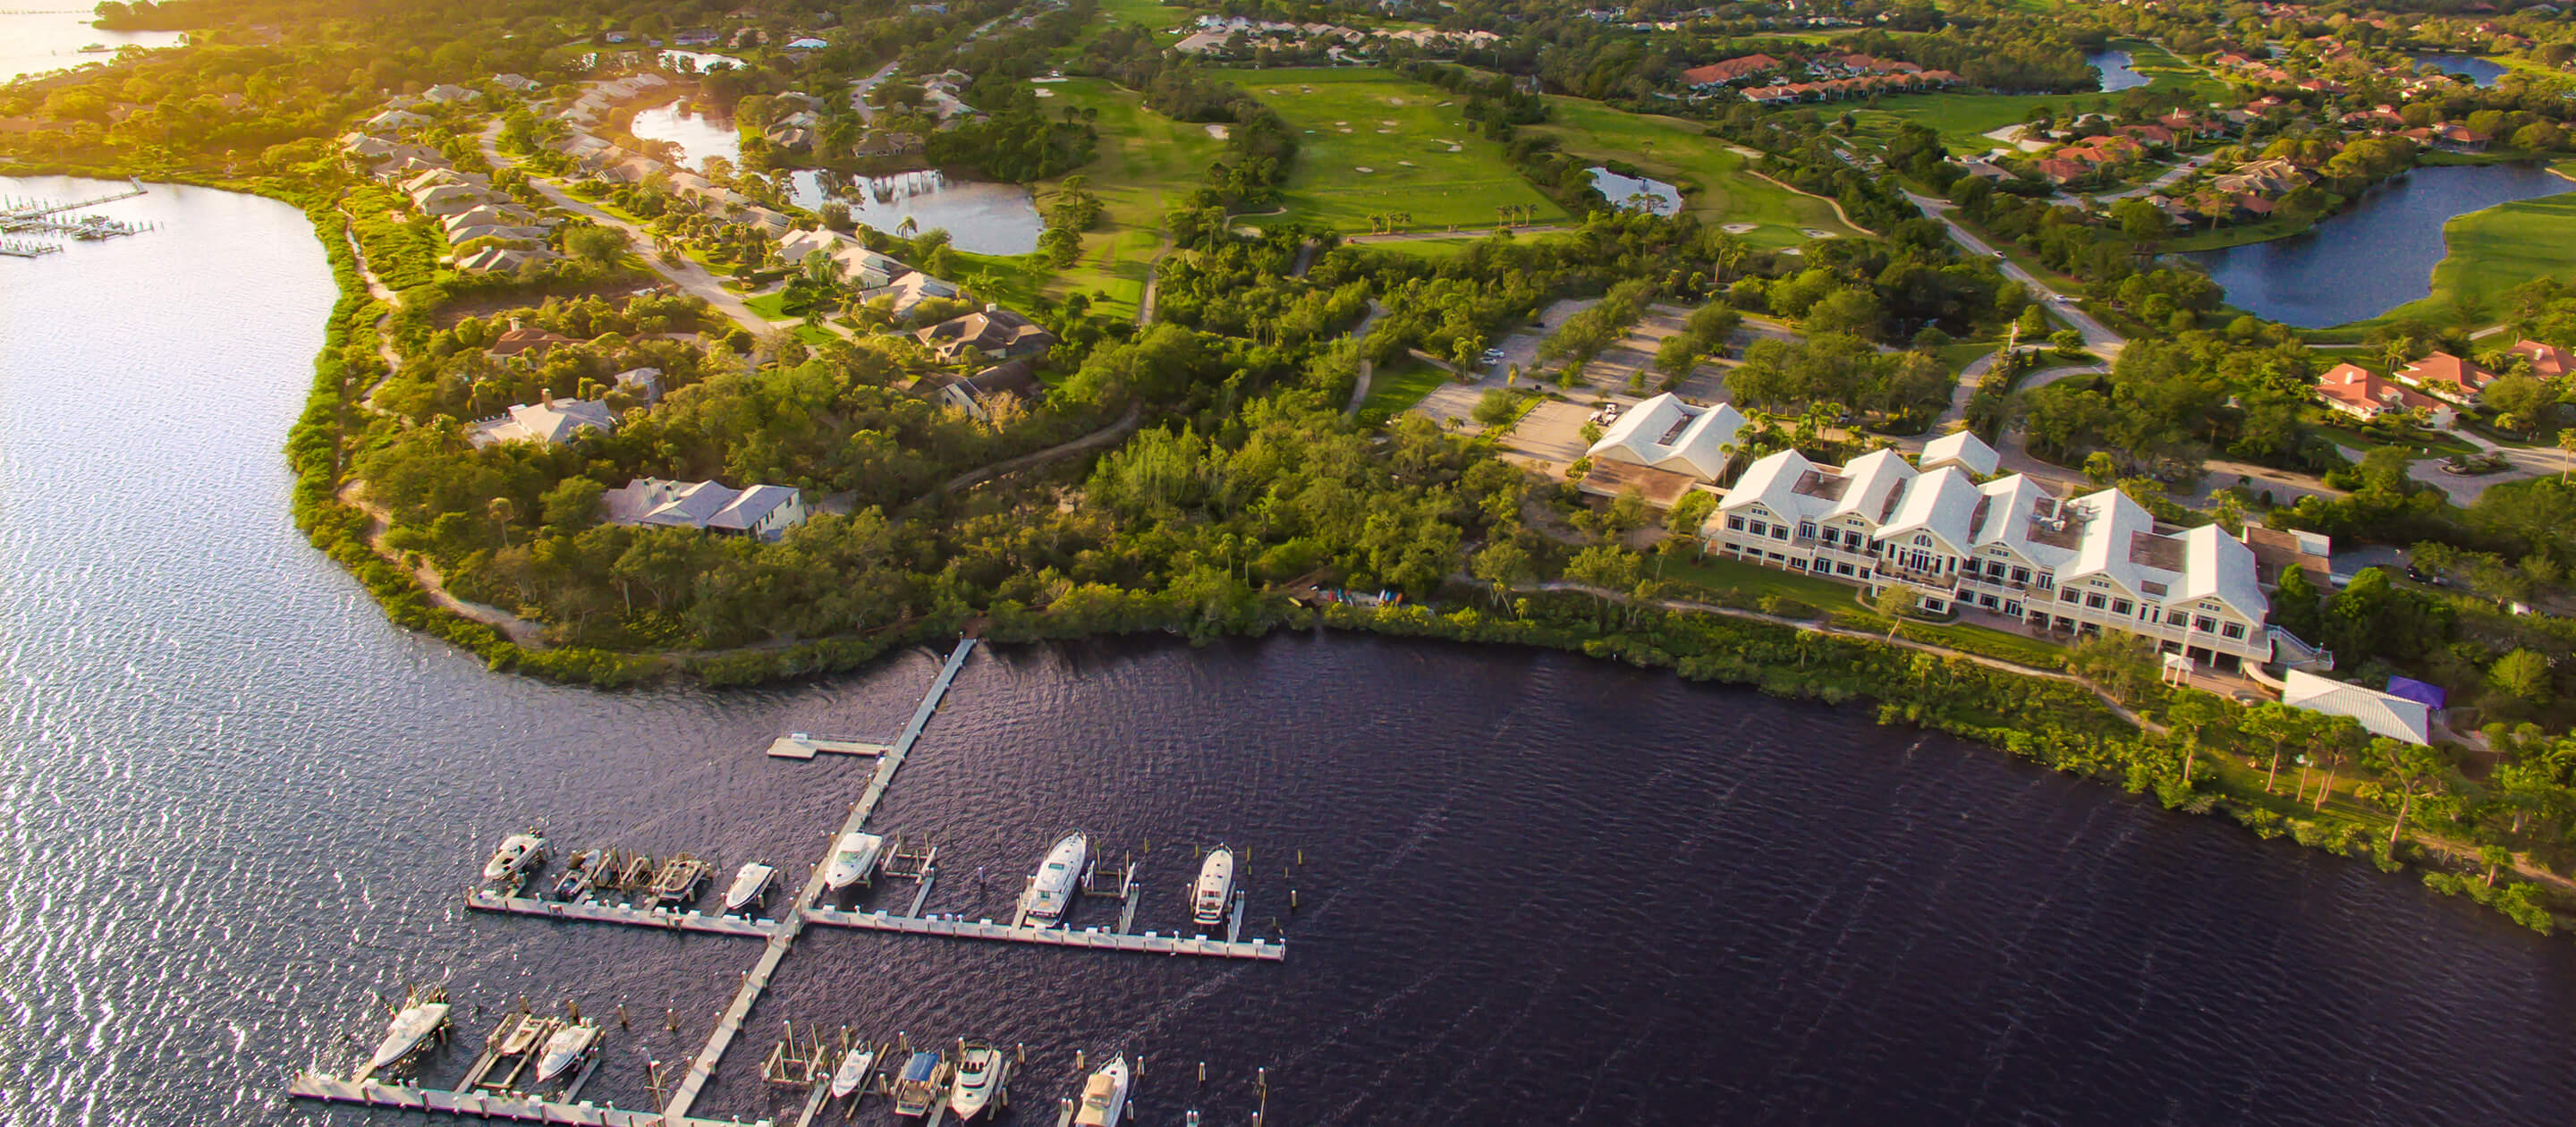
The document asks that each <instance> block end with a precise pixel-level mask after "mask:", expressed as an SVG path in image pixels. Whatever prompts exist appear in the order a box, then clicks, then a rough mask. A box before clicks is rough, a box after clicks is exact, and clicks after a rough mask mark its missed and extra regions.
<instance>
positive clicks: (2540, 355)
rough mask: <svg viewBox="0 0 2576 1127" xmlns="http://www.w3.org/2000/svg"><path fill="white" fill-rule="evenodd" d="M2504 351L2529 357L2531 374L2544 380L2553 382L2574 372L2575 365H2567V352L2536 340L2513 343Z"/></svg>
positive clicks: (2575, 369)
mask: <svg viewBox="0 0 2576 1127" xmlns="http://www.w3.org/2000/svg"><path fill="white" fill-rule="evenodd" d="M2506 351H2508V352H2511V353H2513V354H2514V355H2516V356H2524V357H2529V358H2530V360H2531V374H2532V375H2535V376H2538V377H2540V378H2541V379H2544V380H2554V379H2557V378H2558V377H2560V376H2564V375H2566V374H2567V373H2568V372H2570V371H2576V364H2571V363H2569V356H2568V353H2567V350H2566V349H2563V348H2559V347H2558V346H2556V345H2549V344H2542V343H2540V342H2539V341H2536V340H2523V341H2516V342H2514V346H2513V347H2512V348H2510V349H2507V350H2506Z"/></svg>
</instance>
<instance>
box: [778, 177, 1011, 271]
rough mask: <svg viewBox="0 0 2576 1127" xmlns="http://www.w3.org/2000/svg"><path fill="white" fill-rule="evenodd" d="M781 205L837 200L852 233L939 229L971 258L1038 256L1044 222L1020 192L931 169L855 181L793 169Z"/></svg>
mask: <svg viewBox="0 0 2576 1127" xmlns="http://www.w3.org/2000/svg"><path fill="white" fill-rule="evenodd" d="M788 198H789V199H791V200H793V201H795V203H796V205H797V206H798V207H804V208H819V207H821V206H823V204H824V203H826V202H828V201H832V200H838V201H840V203H841V205H842V206H844V207H847V208H849V209H850V218H851V219H852V220H853V221H855V222H857V223H858V224H859V225H860V226H862V227H872V228H875V229H876V230H879V231H884V232H886V233H887V234H909V233H911V232H914V231H928V230H931V229H933V228H938V229H941V230H945V231H947V232H948V241H949V243H950V245H952V246H955V247H956V248H957V249H959V250H962V251H971V252H973V253H976V254H1028V253H1031V252H1033V251H1035V250H1037V249H1038V236H1039V235H1041V234H1044V233H1045V232H1046V220H1045V219H1044V218H1042V217H1041V216H1039V215H1038V205H1037V201H1036V200H1035V199H1034V198H1033V197H1031V196H1030V195H1029V190H1028V189H1027V188H1026V187H1024V186H1021V185H1018V184H995V183H991V182H989V181H982V180H951V179H949V178H948V177H947V176H946V175H945V174H943V173H941V172H940V171H939V170H938V169H935V168H923V169H912V170H910V171H905V172H893V173H887V174H884V175H878V176H862V177H859V178H857V179H856V180H852V179H850V178H847V177H843V176H841V175H840V174H838V173H832V172H824V171H821V170H818V169H811V168H807V169H798V170H797V171H795V172H792V173H789V174H788ZM907 222H909V223H910V227H909V228H907V227H906V226H905V224H906V223H907Z"/></svg>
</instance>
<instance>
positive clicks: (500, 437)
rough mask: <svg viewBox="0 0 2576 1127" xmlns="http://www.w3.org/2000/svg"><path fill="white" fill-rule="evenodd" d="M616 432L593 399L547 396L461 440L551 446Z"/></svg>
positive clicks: (609, 416)
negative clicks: (588, 433) (584, 434)
mask: <svg viewBox="0 0 2576 1127" xmlns="http://www.w3.org/2000/svg"><path fill="white" fill-rule="evenodd" d="M494 249H496V250H497V249H499V248H494ZM616 429H617V417H616V416H615V415H612V414H610V413H609V410H608V404H606V403H603V402H601V401H599V400H596V399H557V398H555V397H554V396H552V395H548V396H545V397H543V398H542V399H540V400H538V401H537V402H535V403H516V404H512V405H511V407H510V413H509V414H507V415H504V416H502V417H500V418H497V419H488V420H485V421H483V422H480V423H476V424H474V427H473V429H472V430H469V431H467V432H466V435H465V438H466V441H467V442H470V443H472V444H473V445H475V446H491V445H494V444H496V443H502V442H534V443H538V444H540V445H545V446H555V445H559V444H561V443H566V442H570V441H572V440H573V439H575V438H578V437H580V436H581V434H582V432H584V431H593V430H595V431H602V432H606V431H612V430H616Z"/></svg>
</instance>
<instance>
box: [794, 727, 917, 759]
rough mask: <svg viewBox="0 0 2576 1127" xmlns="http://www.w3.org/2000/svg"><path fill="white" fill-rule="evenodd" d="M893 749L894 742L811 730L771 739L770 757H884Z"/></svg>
mask: <svg viewBox="0 0 2576 1127" xmlns="http://www.w3.org/2000/svg"><path fill="white" fill-rule="evenodd" d="M893 750H894V746H893V745H892V744H881V743H870V742H868V741H866V740H862V739H855V738H852V737H849V736H818V735H814V734H812V733H810V732H789V733H787V734H786V735H783V736H780V737H778V738H777V739H774V740H771V741H769V757H770V758H772V759H812V758H814V755H815V753H817V752H823V753H828V754H832V755H874V756H879V757H882V756H884V755H886V754H887V753H888V752H891V751H893Z"/></svg>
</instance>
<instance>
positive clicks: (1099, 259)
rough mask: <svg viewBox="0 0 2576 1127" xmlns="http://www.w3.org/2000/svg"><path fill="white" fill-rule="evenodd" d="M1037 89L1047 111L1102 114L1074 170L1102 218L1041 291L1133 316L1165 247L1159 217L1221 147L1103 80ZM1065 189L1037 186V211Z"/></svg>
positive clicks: (1201, 177)
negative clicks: (1097, 300) (1090, 152)
mask: <svg viewBox="0 0 2576 1127" xmlns="http://www.w3.org/2000/svg"><path fill="white" fill-rule="evenodd" d="M1039 89H1042V90H1050V91H1053V92H1054V93H1053V96H1051V97H1049V98H1047V99H1045V101H1046V103H1047V108H1048V109H1050V110H1059V111H1060V110H1061V109H1062V108H1064V107H1079V108H1082V109H1088V110H1093V111H1096V112H1098V114H1099V115H1100V116H1099V120H1098V121H1097V122H1095V123H1094V125H1095V127H1096V128H1097V129H1099V131H1100V143H1099V147H1098V149H1097V150H1096V153H1095V155H1094V156H1093V158H1092V161H1091V163H1090V164H1087V165H1084V166H1082V167H1081V168H1078V169H1075V170H1074V171H1075V174H1077V175H1080V176H1082V177H1084V178H1086V179H1088V180H1089V181H1090V182H1091V191H1092V193H1093V194H1094V195H1097V196H1099V197H1100V202H1101V204H1102V216H1101V219H1100V222H1099V223H1098V224H1097V225H1095V226H1094V227H1093V228H1092V230H1091V232H1090V233H1089V234H1086V235H1084V236H1083V240H1082V257H1081V258H1080V259H1078V260H1076V261H1075V262H1074V264H1073V265H1071V266H1069V267H1066V268H1064V269H1063V270H1060V271H1056V272H1055V277H1054V279H1053V280H1052V281H1050V282H1048V283H1047V284H1046V285H1045V286H1044V289H1045V291H1046V292H1047V293H1048V294H1049V295H1050V296H1053V297H1057V298H1062V297H1064V296H1065V295H1067V294H1073V293H1093V292H1100V293H1106V294H1108V295H1109V301H1110V308H1109V309H1108V311H1110V312H1115V313H1119V314H1124V315H1133V314H1134V312H1135V309H1136V302H1137V300H1138V299H1139V298H1141V297H1142V296H1143V295H1144V292H1145V279H1146V278H1147V277H1149V276H1150V275H1151V274H1152V263H1153V257H1154V252H1155V250H1156V249H1157V248H1158V247H1160V246H1161V245H1162V241H1163V215H1164V213H1165V212H1167V211H1169V210H1170V208H1171V205H1172V203H1174V202H1176V201H1177V200H1178V199H1179V197H1180V196H1181V195H1183V194H1185V193H1187V192H1189V191H1190V190H1192V189H1194V188H1197V187H1198V186H1199V185H1200V184H1202V183H1204V182H1205V181H1206V178H1207V168H1208V165H1209V164H1210V163H1212V162H1214V161H1215V160H1216V158H1217V154H1218V152H1219V151H1221V150H1222V149H1223V148H1224V144H1225V143H1224V142H1223V141H1220V140H1218V139H1217V138H1216V137H1214V136H1212V135H1210V134H1209V132H1208V129H1207V127H1206V126H1204V125H1199V124H1194V123H1191V122H1183V121H1174V120H1172V119H1170V118H1168V117H1165V116H1163V115H1162V114H1159V113H1156V112H1154V111H1153V110H1150V109H1147V108H1145V99H1144V96H1143V95H1140V94H1137V93H1135V92H1133V91H1129V90H1125V89H1121V88H1119V87H1118V86H1116V85H1115V84H1112V83H1110V82H1109V81H1107V80H1105V79H1097V78H1071V79H1066V80H1065V81H1063V82H1050V83H1046V84H1044V85H1043V86H1040V87H1039ZM1062 183H1063V181H1062V180H1061V179H1058V180H1050V181H1046V182H1043V183H1041V184H1039V185H1038V186H1037V193H1038V206H1039V208H1040V209H1044V208H1045V207H1046V206H1047V205H1048V197H1049V196H1051V195H1052V194H1053V193H1054V192H1055V191H1056V189H1057V188H1058V186H1059V185H1061V184H1062Z"/></svg>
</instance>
